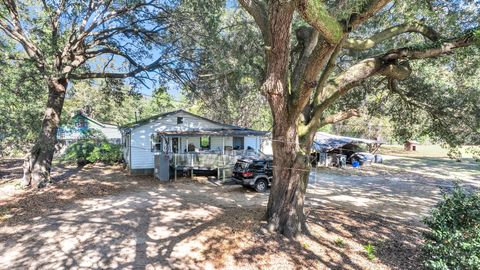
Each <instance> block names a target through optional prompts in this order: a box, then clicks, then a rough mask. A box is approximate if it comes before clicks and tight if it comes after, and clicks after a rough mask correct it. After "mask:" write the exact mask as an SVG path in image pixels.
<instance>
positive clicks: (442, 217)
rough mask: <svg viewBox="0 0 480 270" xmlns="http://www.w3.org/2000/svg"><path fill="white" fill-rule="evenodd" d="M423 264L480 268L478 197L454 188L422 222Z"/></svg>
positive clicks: (446, 269) (451, 268)
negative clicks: (425, 226)
mask: <svg viewBox="0 0 480 270" xmlns="http://www.w3.org/2000/svg"><path fill="white" fill-rule="evenodd" d="M424 222H425V224H426V225H427V226H428V227H429V228H430V230H429V232H427V233H425V234H424V237H425V245H424V247H423V250H424V256H425V257H424V263H425V266H426V267H427V268H429V269H436V270H437V269H438V270H440V269H442V270H454V269H455V270H456V269H459V270H460V269H462V270H470V269H471V270H473V269H480V194H479V193H473V192H470V193H469V192H466V191H465V190H463V189H462V188H460V187H459V186H458V185H456V186H455V187H454V189H453V192H452V193H451V194H445V195H444V199H443V200H442V201H441V202H440V203H439V204H438V205H437V206H436V207H435V208H434V209H433V210H432V212H431V216H430V217H428V218H426V219H425V221H424Z"/></svg>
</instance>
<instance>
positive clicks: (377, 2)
mask: <svg viewBox="0 0 480 270" xmlns="http://www.w3.org/2000/svg"><path fill="white" fill-rule="evenodd" d="M390 2H392V0H368V1H367V2H366V4H365V5H364V6H363V7H362V9H361V11H360V12H358V13H353V14H351V15H350V20H349V22H348V25H347V29H355V28H356V27H357V26H358V25H360V24H362V23H363V22H365V21H366V20H368V19H370V18H371V17H372V16H373V15H375V14H376V13H377V12H378V11H380V10H381V9H382V8H383V7H384V6H386V5H387V4H388V3H390Z"/></svg>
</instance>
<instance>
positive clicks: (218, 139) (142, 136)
mask: <svg viewBox="0 0 480 270" xmlns="http://www.w3.org/2000/svg"><path fill="white" fill-rule="evenodd" d="M121 131H122V142H123V155H124V159H125V162H126V165H127V168H128V169H129V171H130V173H132V174H151V173H153V169H154V155H155V153H158V152H165V153H192V152H196V153H219V154H226V155H228V154H230V153H232V152H235V151H241V150H251V151H259V150H260V148H261V144H262V138H263V136H264V135H265V134H266V132H263V131H257V130H253V129H248V128H242V127H238V126H233V125H226V124H222V123H219V122H216V121H213V120H210V119H207V118H204V117H201V116H198V115H195V114H193V113H189V112H187V111H184V110H177V111H173V112H168V113H164V114H160V115H156V116H153V117H150V118H148V119H144V120H141V121H138V122H136V123H133V124H129V125H126V126H124V127H122V128H121Z"/></svg>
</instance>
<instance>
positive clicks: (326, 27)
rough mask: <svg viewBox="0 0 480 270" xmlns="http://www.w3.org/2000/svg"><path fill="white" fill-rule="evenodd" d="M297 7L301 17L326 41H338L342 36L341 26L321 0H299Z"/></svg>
mask: <svg viewBox="0 0 480 270" xmlns="http://www.w3.org/2000/svg"><path fill="white" fill-rule="evenodd" d="M297 9H298V12H299V13H300V15H301V16H302V17H303V19H304V20H305V21H306V22H307V23H308V24H310V25H311V26H312V27H313V28H315V30H317V31H318V32H319V33H320V35H321V36H322V37H323V38H324V39H325V40H326V41H327V42H328V43H330V44H336V43H338V42H340V40H341V39H342V36H343V27H342V25H341V24H340V23H339V22H338V21H337V20H336V19H335V18H334V17H333V16H332V15H330V13H329V12H328V9H327V6H326V5H325V4H324V3H323V1H319V0H299V1H298V4H297Z"/></svg>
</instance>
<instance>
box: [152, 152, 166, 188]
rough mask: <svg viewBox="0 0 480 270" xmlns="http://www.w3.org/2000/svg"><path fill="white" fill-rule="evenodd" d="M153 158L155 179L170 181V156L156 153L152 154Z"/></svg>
mask: <svg viewBox="0 0 480 270" xmlns="http://www.w3.org/2000/svg"><path fill="white" fill-rule="evenodd" d="M154 157H155V158H154V160H155V169H154V173H153V174H154V176H155V179H158V180H160V181H164V182H167V181H170V157H169V155H168V154H165V153H156V154H155V155H154Z"/></svg>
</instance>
